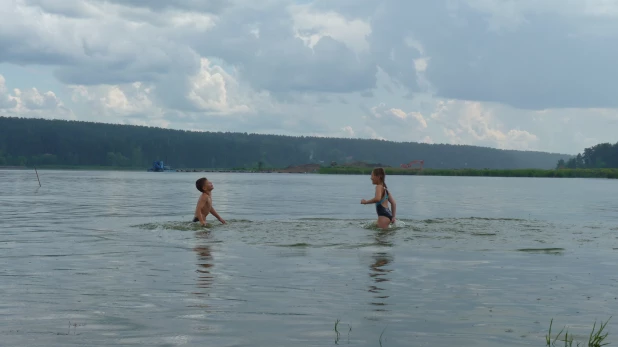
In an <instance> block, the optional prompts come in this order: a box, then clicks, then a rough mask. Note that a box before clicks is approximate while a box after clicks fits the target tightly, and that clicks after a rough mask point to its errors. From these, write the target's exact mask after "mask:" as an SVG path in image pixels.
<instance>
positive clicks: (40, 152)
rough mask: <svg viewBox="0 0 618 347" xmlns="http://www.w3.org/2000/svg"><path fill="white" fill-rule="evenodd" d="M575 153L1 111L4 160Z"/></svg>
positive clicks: (384, 158) (286, 161) (483, 160)
mask: <svg viewBox="0 0 618 347" xmlns="http://www.w3.org/2000/svg"><path fill="white" fill-rule="evenodd" d="M571 157H572V156H569V155H564V154H557V153H545V152H532V151H516V150H500V149H494V148H488V147H478V146H467V145H450V144H426V143H416V142H404V143H402V142H392V141H384V140H369V139H346V138H320V137H307V136H282V135H260V134H247V133H231V132H196V131H185V130H172V129H161V128H154V127H147V126H133V125H119V124H106V123H93V122H83V121H65V120H46V119H32V118H14V117H0V166H1V165H20V166H24V165H25V166H33V165H36V166H46V165H54V166H58V165H66V166H110V167H127V168H130V167H133V168H143V169H144V170H145V169H147V168H148V167H150V166H151V165H152V163H153V161H155V160H163V161H164V162H165V164H166V165H170V166H171V167H172V168H178V169H181V168H204V169H206V168H250V167H257V166H258V165H260V166H262V167H264V168H268V167H277V168H281V167H287V166H291V165H300V164H308V163H319V164H323V165H324V166H329V165H330V164H331V162H337V163H339V164H342V163H345V162H350V161H364V162H370V163H380V164H382V165H384V166H393V167H399V166H400V165H401V164H404V163H408V162H410V161H412V160H424V167H426V168H436V169H451V168H472V169H474V168H476V169H484V168H488V169H522V168H540V169H550V168H554V167H555V163H556V162H557V161H558V160H563V161H564V160H569V161H570V160H571Z"/></svg>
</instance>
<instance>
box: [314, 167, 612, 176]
mask: <svg viewBox="0 0 618 347" xmlns="http://www.w3.org/2000/svg"><path fill="white" fill-rule="evenodd" d="M371 170H372V168H363V167H323V168H321V169H320V171H319V173H320V174H333V175H369V174H371ZM385 171H386V174H387V175H417V176H479V177H483V176H485V177H550V178H618V169H558V170H542V169H504V170H501V169H423V170H415V169H402V168H392V167H387V168H385Z"/></svg>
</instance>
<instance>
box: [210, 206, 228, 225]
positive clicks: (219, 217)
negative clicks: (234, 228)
mask: <svg viewBox="0 0 618 347" xmlns="http://www.w3.org/2000/svg"><path fill="white" fill-rule="evenodd" d="M210 213H211V214H212V215H213V216H215V218H217V219H218V220H219V222H221V223H222V224H225V220H223V218H221V216H219V214H218V213H217V211H215V208H214V207H210Z"/></svg>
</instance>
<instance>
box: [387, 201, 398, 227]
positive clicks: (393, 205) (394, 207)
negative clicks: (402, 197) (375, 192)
mask: <svg viewBox="0 0 618 347" xmlns="http://www.w3.org/2000/svg"><path fill="white" fill-rule="evenodd" d="M388 201H389V202H390V203H391V208H392V210H393V211H392V212H393V221H394V220H395V216H396V215H397V202H396V201H395V198H394V197H393V195H392V194H388Z"/></svg>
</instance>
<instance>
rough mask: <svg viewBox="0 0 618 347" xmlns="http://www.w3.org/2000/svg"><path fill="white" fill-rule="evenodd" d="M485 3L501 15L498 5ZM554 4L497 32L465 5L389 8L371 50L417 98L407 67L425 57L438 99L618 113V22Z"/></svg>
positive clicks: (375, 26) (376, 25)
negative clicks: (617, 92) (604, 109)
mask: <svg viewBox="0 0 618 347" xmlns="http://www.w3.org/2000/svg"><path fill="white" fill-rule="evenodd" d="M469 3H471V4H477V3H479V1H469ZM484 3H485V4H490V5H491V4H493V5H495V6H494V7H497V10H496V11H500V8H499V6H497V4H498V3H499V2H497V1H494V2H492V1H485V2H484ZM521 3H526V1H522V2H521ZM549 3H552V2H549ZM513 4H514V5H513V6H517V2H514V3H513ZM553 4H555V6H554V8H553V9H547V8H541V9H540V10H539V11H535V10H534V7H532V9H531V10H529V11H527V12H523V13H519V14H518V15H521V16H522V20H521V21H520V22H519V23H508V22H509V21H508V20H506V19H504V18H498V20H501V19H502V20H504V22H507V24H506V25H505V27H503V28H500V27H496V24H495V23H494V22H493V21H492V18H491V16H492V14H491V13H488V11H482V10H481V9H479V6H474V7H472V6H469V5H467V4H466V2H464V1H460V2H455V1H449V0H432V1H409V0H384V1H382V3H381V5H380V7H379V8H378V10H377V11H376V16H375V17H374V18H373V19H372V22H371V24H372V30H373V31H372V34H371V38H370V40H371V45H372V49H373V52H374V54H375V56H376V57H377V61H378V64H380V66H381V67H382V68H383V69H384V70H385V71H386V72H387V73H388V74H389V75H390V76H391V77H393V78H395V79H396V80H398V81H399V82H401V83H403V84H404V85H406V86H407V87H408V88H410V89H411V90H413V91H414V90H419V86H418V84H417V80H416V78H415V68H414V65H413V64H411V63H410V62H411V60H413V59H417V58H421V57H423V56H425V57H429V58H430V59H429V64H428V68H427V71H426V76H427V78H428V80H429V81H430V82H431V83H432V85H433V86H434V87H435V89H436V93H437V96H440V97H444V98H453V99H463V100H476V101H491V102H500V103H504V104H508V105H511V106H514V107H518V108H524V109H544V108H562V107H615V106H617V105H618V98H616V95H615V92H613V90H614V89H615V84H616V82H615V81H616V80H618V70H617V69H614V68H612V65H613V63H612V62H615V61H617V60H618V46H617V45H610V44H608V42H615V41H616V40H617V39H618V24H617V23H618V22H616V20H615V18H612V17H610V16H606V17H599V16H594V17H593V16H592V15H591V16H589V17H585V16H576V15H572V14H571V15H568V16H567V15H565V14H564V12H563V11H562V10H561V7H568V6H571V5H572V4H573V3H572V2H571V3H569V2H567V1H565V2H563V3H557V2H553ZM538 6H539V7H542V6H544V5H542V4H540V3H539V5H538ZM541 10H542V11H541ZM552 10H553V11H552ZM494 15H496V14H494ZM497 15H500V13H497ZM505 16H506V15H505ZM509 24H510V25H509ZM600 28H602V29H600ZM409 38H413V39H414V40H417V41H418V42H420V44H421V45H422V48H423V51H424V52H422V53H421V52H419V51H418V50H417V49H416V48H414V47H413V46H411V45H410V44H409V40H407V39H409Z"/></svg>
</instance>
